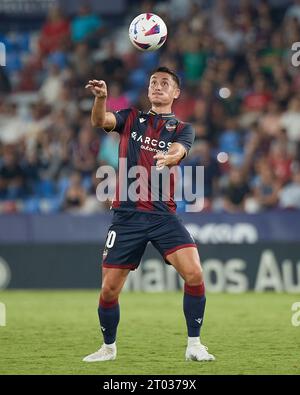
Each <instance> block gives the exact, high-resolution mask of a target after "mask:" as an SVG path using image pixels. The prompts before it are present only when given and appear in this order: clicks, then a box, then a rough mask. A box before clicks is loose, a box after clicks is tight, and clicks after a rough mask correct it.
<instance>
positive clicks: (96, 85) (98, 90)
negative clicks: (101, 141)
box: [85, 80, 117, 132]
mask: <svg viewBox="0 0 300 395" xmlns="http://www.w3.org/2000/svg"><path fill="white" fill-rule="evenodd" d="M85 87H86V89H89V90H90V91H91V92H92V93H93V95H94V96H95V101H94V105H93V109H92V115H91V122H92V125H93V126H94V127H99V128H103V129H105V130H106V131H107V132H111V131H112V130H114V128H115V126H116V123H117V120H116V117H115V115H114V114H113V113H112V112H107V111H106V99H107V86H106V83H105V82H104V81H103V80H100V81H99V80H90V81H89V82H88V84H87V85H86V86H85Z"/></svg>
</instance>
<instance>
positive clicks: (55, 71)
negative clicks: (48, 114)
mask: <svg viewBox="0 0 300 395" xmlns="http://www.w3.org/2000/svg"><path fill="white" fill-rule="evenodd" d="M62 83H63V82H62V76H61V73H60V70H59V68H58V66H57V65H56V64H50V65H49V75H48V77H47V78H46V79H45V81H44V83H43V85H42V86H41V89H40V95H41V98H42V99H43V100H44V101H45V103H47V104H50V105H54V104H55V103H56V102H57V100H58V98H59V95H60V92H61V88H62Z"/></svg>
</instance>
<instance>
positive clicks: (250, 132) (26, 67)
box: [0, 0, 300, 213]
mask: <svg viewBox="0 0 300 395" xmlns="http://www.w3.org/2000/svg"><path fill="white" fill-rule="evenodd" d="M137 4H138V5H137ZM272 4H273V3H269V2H267V1H258V2H256V4H255V5H254V2H253V1H250V0H241V1H238V2H229V1H225V0H217V1H215V2H204V1H190V0H169V1H160V2H157V1H145V2H138V3H136V2H128V9H127V11H128V12H127V15H124V16H123V17H122V24H120V25H115V24H112V23H109V22H108V21H107V20H106V19H105V18H103V17H102V16H101V15H95V14H94V13H93V12H92V11H91V10H89V8H88V7H87V6H85V5H82V6H81V7H80V8H79V10H78V14H77V15H75V16H74V17H73V18H71V19H68V18H66V17H65V16H64V15H63V14H62V13H61V11H60V10H59V9H58V8H53V9H51V10H50V11H49V15H48V17H47V20H45V21H44V23H43V24H42V26H41V27H40V30H38V31H31V30H29V31H28V30H27V31H10V32H6V33H3V34H1V35H0V41H1V42H3V43H4V44H5V46H6V49H7V59H6V60H7V64H6V67H0V213H15V212H22V213H53V212H60V211H70V212H76V213H94V212H99V211H104V210H108V208H109V204H108V203H99V202H98V201H97V199H96V195H95V191H96V187H97V182H98V180H97V178H96V175H95V173H96V169H97V168H98V167H99V165H102V164H108V165H110V166H113V167H114V168H117V163H118V135H117V134H116V133H112V134H109V135H106V134H105V133H104V132H103V131H101V130H95V129H93V128H92V127H91V124H90V110H91V107H92V103H93V98H92V97H91V96H90V95H89V94H88V92H86V90H85V88H84V87H85V84H86V82H87V81H88V80H89V79H94V78H95V79H104V80H106V82H107V83H108V87H109V99H108V107H109V109H110V110H117V109H120V108H127V107H129V106H136V107H138V108H140V109H143V110H146V111H147V110H148V109H149V103H148V101H147V89H146V87H147V82H148V76H149V73H150V72H151V70H152V69H153V68H155V67H156V66H157V65H158V64H160V65H166V66H168V67H170V68H172V69H174V70H176V71H177V72H179V74H180V76H181V79H182V82H183V90H182V94H181V98H180V99H179V101H178V102H176V103H175V105H174V112H175V113H176V115H177V116H178V117H179V118H180V119H181V120H183V121H187V122H192V123H193V125H194V126H195V129H196V142H195V144H194V146H193V149H192V150H191V152H190V155H189V157H188V158H187V160H185V162H184V164H185V165H186V164H190V165H204V166H205V189H204V192H205V210H206V211H215V212H216V211H226V212H231V213H234V212H243V211H246V212H249V213H256V212H260V211H262V210H269V209H300V166H299V163H300V94H299V88H300V72H299V68H297V67H293V66H292V64H291V57H292V51H291V46H292V43H294V42H297V41H299V39H300V1H299V0H296V1H294V2H293V3H289V4H288V5H286V6H282V4H283V2H281V6H280V7H275V6H274V5H272ZM141 12H155V13H157V14H159V15H160V16H161V17H162V18H163V19H164V20H165V21H166V23H167V25H168V29H169V36H168V40H167V43H166V44H165V45H164V47H163V48H162V49H161V50H160V51H157V52H152V53H140V52H139V51H137V50H136V49H134V48H133V47H132V46H131V44H130V43H129V40H128V34H127V29H128V25H129V23H130V21H131V20H132V18H133V17H135V16H136V15H138V14H139V13H141ZM220 152H224V153H226V154H227V155H228V160H226V155H224V154H223V157H222V155H221V158H225V159H224V160H220V155H219V156H218V153H220ZM218 158H219V160H218ZM190 181H191V182H192V183H193V182H194V181H195V180H190ZM178 206H179V210H180V211H183V210H184V202H178Z"/></svg>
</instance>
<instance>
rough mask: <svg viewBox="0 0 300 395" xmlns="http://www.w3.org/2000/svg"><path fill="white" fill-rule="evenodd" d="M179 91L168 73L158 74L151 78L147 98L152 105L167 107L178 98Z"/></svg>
mask: <svg viewBox="0 0 300 395" xmlns="http://www.w3.org/2000/svg"><path fill="white" fill-rule="evenodd" d="M179 94H180V90H179V88H178V86H177V84H176V82H175V81H174V80H173V78H172V76H171V75H170V74H168V73H163V72H158V73H155V74H153V75H152V76H151V78H150V83H149V88H148V97H149V100H150V102H151V103H152V104H155V105H169V104H172V103H173V100H174V99H177V98H178V97H179Z"/></svg>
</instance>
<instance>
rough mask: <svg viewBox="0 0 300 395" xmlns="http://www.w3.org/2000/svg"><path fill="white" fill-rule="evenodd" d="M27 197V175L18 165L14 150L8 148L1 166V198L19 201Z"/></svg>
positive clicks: (3, 155)
mask: <svg viewBox="0 0 300 395" xmlns="http://www.w3.org/2000/svg"><path fill="white" fill-rule="evenodd" d="M24 195H25V175H24V172H23V170H22V168H21V166H20V165H19V163H18V158H17V154H16V153H15V152H14V150H13V148H9V147H7V148H6V149H4V150H3V153H2V163H1V165H0V198H1V199H8V200H9V199H18V198H22V197H24Z"/></svg>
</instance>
